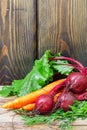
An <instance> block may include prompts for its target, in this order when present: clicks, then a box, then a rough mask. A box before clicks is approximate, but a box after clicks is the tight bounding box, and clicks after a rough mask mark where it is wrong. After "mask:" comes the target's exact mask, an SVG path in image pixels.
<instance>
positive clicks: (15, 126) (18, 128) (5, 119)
mask: <svg viewBox="0 0 87 130" xmlns="http://www.w3.org/2000/svg"><path fill="white" fill-rule="evenodd" d="M14 98H15V97H10V98H2V97H0V106H1V105H2V104H4V103H5V102H7V101H10V100H12V99H14ZM12 120H13V123H12ZM72 125H73V130H87V119H86V120H80V119H79V120H76V121H75V122H74V123H73V124H72ZM0 130H60V129H59V127H58V122H57V123H56V122H55V123H53V124H50V125H46V124H40V125H32V126H26V125H24V122H23V120H22V118H21V116H19V115H15V113H14V112H12V111H7V110H5V109H2V108H0Z"/></svg>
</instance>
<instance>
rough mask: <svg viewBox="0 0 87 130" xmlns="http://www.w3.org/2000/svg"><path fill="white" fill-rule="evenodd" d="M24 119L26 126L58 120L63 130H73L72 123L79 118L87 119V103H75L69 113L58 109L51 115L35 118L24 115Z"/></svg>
mask: <svg viewBox="0 0 87 130" xmlns="http://www.w3.org/2000/svg"><path fill="white" fill-rule="evenodd" d="M28 115H29V114H28ZM22 118H23V120H24V123H25V124H26V125H33V124H43V123H52V122H54V121H56V120H58V121H59V126H60V129H61V130H72V128H73V127H72V126H71V123H72V122H73V121H75V120H76V119H78V118H81V119H82V120H83V119H86V118H87V101H75V103H74V105H73V106H71V110H70V111H67V112H64V111H63V110H62V109H58V110H57V111H56V112H55V113H52V114H51V115H45V116H44V115H35V116H33V117H31V116H26V115H22Z"/></svg>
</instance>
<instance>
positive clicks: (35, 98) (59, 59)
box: [0, 51, 87, 130]
mask: <svg viewBox="0 0 87 130" xmlns="http://www.w3.org/2000/svg"><path fill="white" fill-rule="evenodd" d="M54 77H55V79H56V80H58V81H55V82H54V80H55V79H54ZM59 79H61V80H59ZM25 82H26V83H25ZM50 82H52V83H51V84H49V83H50ZM57 82H58V83H57ZM54 83H56V84H54ZM48 84H49V85H48ZM35 85H36V87H35ZM45 85H47V86H48V87H47V86H46V87H44V86H45ZM11 87H12V88H11ZM11 87H4V88H3V89H2V90H1V91H0V94H1V95H4V96H10V95H15V94H16V95H17V96H21V97H19V98H16V99H15V100H14V101H12V102H8V103H6V104H4V105H3V106H2V107H3V108H12V109H15V112H18V113H20V114H21V115H23V119H24V120H25V123H26V124H38V123H46V122H53V121H55V120H57V119H59V120H63V121H65V122H66V123H65V124H66V125H67V123H68V124H70V123H71V122H72V121H74V120H75V119H77V118H78V117H80V118H83V117H84V119H85V118H86V117H87V102H86V100H87V68H86V67H84V66H83V65H82V64H81V63H80V62H78V61H77V60H75V59H72V58H69V57H64V56H61V55H60V54H57V55H52V54H51V53H50V51H46V53H45V54H44V56H42V58H41V59H40V60H36V61H35V64H34V67H33V69H32V70H31V72H30V73H29V74H28V75H27V76H26V77H25V78H24V79H22V80H16V81H14V82H13V83H12V86H11ZM5 90H7V95H6V92H5ZM56 94H57V95H56ZM84 100H85V101H84ZM63 123H64V122H63ZM65 124H64V125H65ZM67 130H68V129H67Z"/></svg>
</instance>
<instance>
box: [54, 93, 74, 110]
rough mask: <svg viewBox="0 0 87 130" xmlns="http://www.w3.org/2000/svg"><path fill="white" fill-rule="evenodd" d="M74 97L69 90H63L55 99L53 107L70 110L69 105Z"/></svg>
mask: <svg viewBox="0 0 87 130" xmlns="http://www.w3.org/2000/svg"><path fill="white" fill-rule="evenodd" d="M75 100H76V97H75V96H74V94H73V93H72V92H70V91H64V92H63V93H62V94H61V95H60V96H59V98H58V99H57V103H56V104H55V109H57V108H61V109H63V110H64V111H68V110H70V105H73V103H74V101H75Z"/></svg>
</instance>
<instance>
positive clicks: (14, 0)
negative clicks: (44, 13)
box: [0, 0, 36, 84]
mask: <svg viewBox="0 0 87 130" xmlns="http://www.w3.org/2000/svg"><path fill="white" fill-rule="evenodd" d="M35 39H36V1H35V0H0V84H9V83H11V82H12V81H13V79H19V78H23V77H24V76H25V75H26V73H27V72H28V71H29V70H30V69H31V68H32V65H33V61H34V58H35V57H36V40H35Z"/></svg>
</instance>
